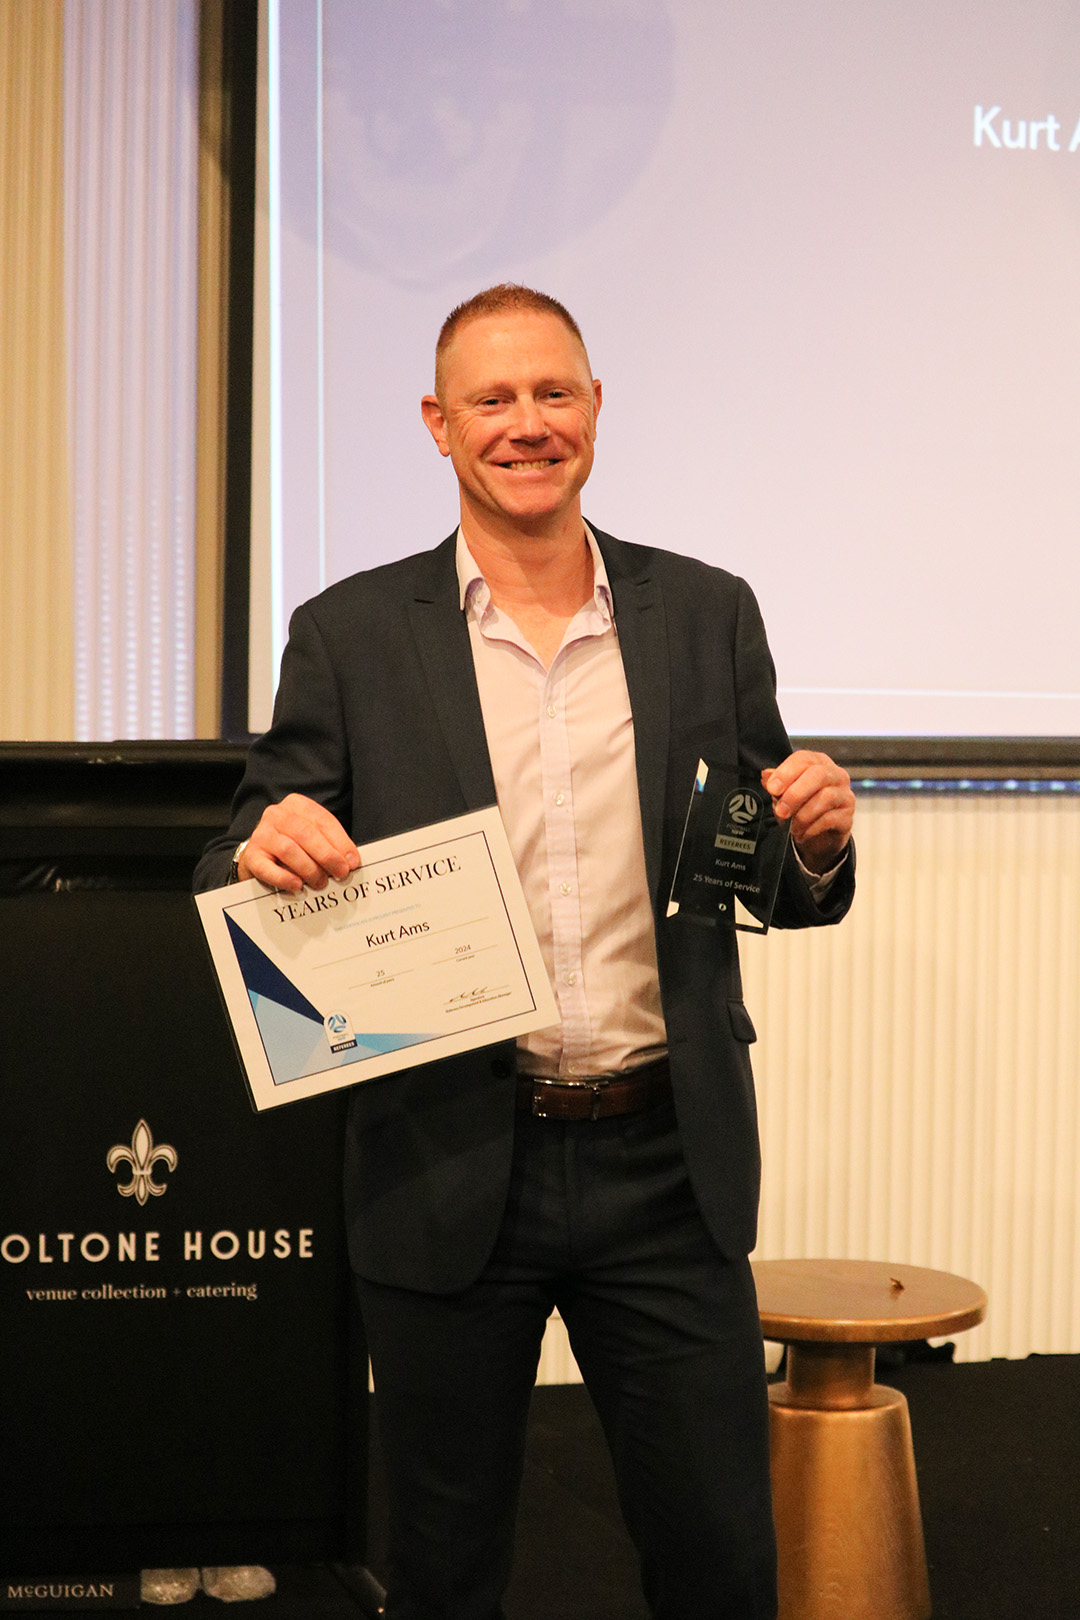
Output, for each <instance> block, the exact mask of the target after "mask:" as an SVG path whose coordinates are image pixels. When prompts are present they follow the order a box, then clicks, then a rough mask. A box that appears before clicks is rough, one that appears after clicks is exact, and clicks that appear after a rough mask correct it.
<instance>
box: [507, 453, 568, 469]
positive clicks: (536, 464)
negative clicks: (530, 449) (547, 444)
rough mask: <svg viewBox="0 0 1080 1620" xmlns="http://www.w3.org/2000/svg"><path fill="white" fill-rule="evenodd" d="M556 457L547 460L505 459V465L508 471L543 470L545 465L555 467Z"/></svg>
mask: <svg viewBox="0 0 1080 1620" xmlns="http://www.w3.org/2000/svg"><path fill="white" fill-rule="evenodd" d="M554 465H555V457H554V456H551V457H549V458H548V460H547V461H504V462H503V466H504V467H505V468H506V470H507V472H541V471H542V470H543V469H544V468H545V467H554Z"/></svg>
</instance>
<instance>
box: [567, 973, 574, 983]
mask: <svg viewBox="0 0 1080 1620" xmlns="http://www.w3.org/2000/svg"><path fill="white" fill-rule="evenodd" d="M566 982H567V984H570V985H574V984H577V974H576V973H568V974H567V975H566Z"/></svg>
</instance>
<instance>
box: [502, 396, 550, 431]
mask: <svg viewBox="0 0 1080 1620" xmlns="http://www.w3.org/2000/svg"><path fill="white" fill-rule="evenodd" d="M510 432H511V434H512V435H513V437H514V438H515V439H546V438H547V434H548V427H547V423H546V422H545V420H544V413H543V411H542V410H541V409H540V406H539V404H538V403H537V401H536V400H535V399H533V397H532V395H531V394H519V395H518V397H517V399H516V400H515V401H514V418H513V421H512V423H511V426H510Z"/></svg>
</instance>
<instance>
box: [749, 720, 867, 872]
mask: <svg viewBox="0 0 1080 1620" xmlns="http://www.w3.org/2000/svg"><path fill="white" fill-rule="evenodd" d="M761 784H762V786H763V787H764V789H765V791H766V792H767V793H769V794H770V795H771V796H772V800H773V809H774V811H775V812H776V815H777V818H778V819H779V820H780V821H790V822H791V836H792V838H793V840H794V842H795V843H796V844H797V845H798V848H799V854H800V856H801V857H802V858H803V860H804V861H805V862H806V863H807V864H808V865H809V866H810V867H811V869H812V870H814V871H826V870H827V869H828V867H829V866H830V865H831V864H832V863H833V862H834V861H835V860H837V859H838V858H839V856H840V855H841V854H842V853H843V850H844V848H845V847H846V845H847V842H848V839H849V838H850V837H851V824H852V821H853V820H854V816H855V795H854V793H853V792H852V791H851V778H850V777H849V776H848V773H847V771H845V770H844V768H843V766H842V765H837V763H836V761H835V760H832V759H830V758H829V756H828V754H818V753H813V752H811V751H810V750H809V749H805V748H800V749H797V750H796V751H795V753H793V754H789V755H788V757H787V759H785V760H784V761H783V762H782V763H781V764H779V765H778V766H777V767H776V768H775V770H771V771H770V770H765V771H762V773H761Z"/></svg>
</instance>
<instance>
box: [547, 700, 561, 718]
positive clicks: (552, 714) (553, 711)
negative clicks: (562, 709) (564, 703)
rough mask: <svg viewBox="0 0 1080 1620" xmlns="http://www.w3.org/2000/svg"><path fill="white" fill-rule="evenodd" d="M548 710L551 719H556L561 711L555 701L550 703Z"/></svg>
mask: <svg viewBox="0 0 1080 1620" xmlns="http://www.w3.org/2000/svg"><path fill="white" fill-rule="evenodd" d="M547 712H548V719H549V720H554V718H555V716H556V715H557V714H558V712H559V711H558V709H557V708H556V707H555V705H554V703H549V704H548V707H547Z"/></svg>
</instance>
